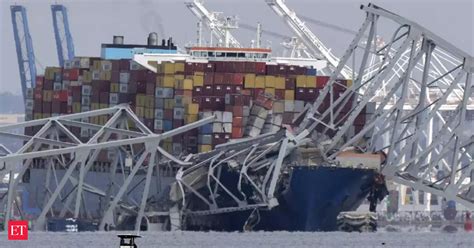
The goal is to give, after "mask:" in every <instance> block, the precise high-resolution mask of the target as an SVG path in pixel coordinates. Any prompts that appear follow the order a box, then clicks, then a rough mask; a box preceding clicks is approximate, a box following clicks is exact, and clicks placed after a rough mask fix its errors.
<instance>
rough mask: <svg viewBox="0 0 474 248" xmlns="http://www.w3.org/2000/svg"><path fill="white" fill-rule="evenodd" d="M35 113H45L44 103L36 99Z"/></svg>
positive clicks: (34, 103)
mask: <svg viewBox="0 0 474 248" xmlns="http://www.w3.org/2000/svg"><path fill="white" fill-rule="evenodd" d="M33 112H35V113H42V112H43V102H42V101H41V99H35V100H34V101H33Z"/></svg>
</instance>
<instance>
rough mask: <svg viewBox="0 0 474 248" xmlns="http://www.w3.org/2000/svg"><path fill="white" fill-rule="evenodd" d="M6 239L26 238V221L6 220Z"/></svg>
mask: <svg viewBox="0 0 474 248" xmlns="http://www.w3.org/2000/svg"><path fill="white" fill-rule="evenodd" d="M8 240H28V221H26V220H10V221H8Z"/></svg>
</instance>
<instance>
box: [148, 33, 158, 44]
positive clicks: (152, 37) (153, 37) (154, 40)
mask: <svg viewBox="0 0 474 248" xmlns="http://www.w3.org/2000/svg"><path fill="white" fill-rule="evenodd" d="M147 44H148V45H149V46H158V34H157V33H155V32H153V33H150V34H149V35H148V42H147Z"/></svg>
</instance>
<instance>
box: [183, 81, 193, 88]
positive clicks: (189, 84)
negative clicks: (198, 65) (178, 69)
mask: <svg viewBox="0 0 474 248" xmlns="http://www.w3.org/2000/svg"><path fill="white" fill-rule="evenodd" d="M183 89H185V90H192V89H193V80H191V79H184V81H183Z"/></svg>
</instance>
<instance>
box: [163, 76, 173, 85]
mask: <svg viewBox="0 0 474 248" xmlns="http://www.w3.org/2000/svg"><path fill="white" fill-rule="evenodd" d="M162 87H166V88H173V87H174V77H173V76H164V77H163V86H162Z"/></svg>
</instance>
